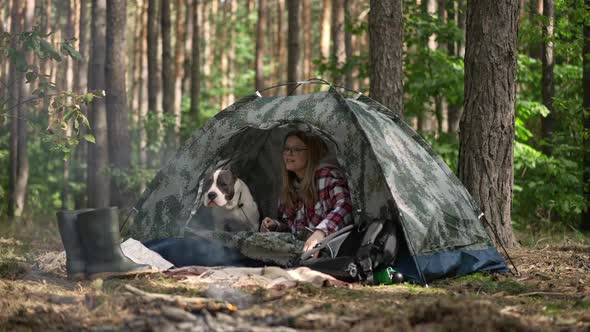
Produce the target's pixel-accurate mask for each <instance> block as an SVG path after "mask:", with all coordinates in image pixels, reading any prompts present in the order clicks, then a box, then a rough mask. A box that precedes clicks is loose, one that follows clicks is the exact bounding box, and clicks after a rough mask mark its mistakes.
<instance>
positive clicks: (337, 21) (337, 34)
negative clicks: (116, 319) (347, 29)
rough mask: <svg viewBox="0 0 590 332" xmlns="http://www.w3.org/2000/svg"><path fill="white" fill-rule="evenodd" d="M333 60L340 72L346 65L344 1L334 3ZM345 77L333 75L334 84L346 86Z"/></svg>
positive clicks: (337, 74)
mask: <svg viewBox="0 0 590 332" xmlns="http://www.w3.org/2000/svg"><path fill="white" fill-rule="evenodd" d="M332 58H333V60H334V61H335V63H334V64H335V65H336V67H337V68H338V70H339V71H340V69H341V68H343V67H344V64H345V63H346V45H345V42H344V1H343V0H340V1H334V2H332ZM343 77H344V76H343V75H342V74H340V73H333V77H332V82H333V83H335V84H336V85H344V78H343Z"/></svg>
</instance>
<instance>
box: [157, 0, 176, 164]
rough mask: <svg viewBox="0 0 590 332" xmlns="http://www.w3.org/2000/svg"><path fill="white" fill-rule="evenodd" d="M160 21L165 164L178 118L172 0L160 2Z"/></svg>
mask: <svg viewBox="0 0 590 332" xmlns="http://www.w3.org/2000/svg"><path fill="white" fill-rule="evenodd" d="M160 5H161V7H160V9H161V10H160V22H161V28H162V97H163V98H162V111H163V113H164V114H165V116H166V118H167V119H166V120H165V121H163V123H164V126H163V127H164V142H165V143H164V149H163V151H162V154H161V157H162V159H161V162H162V164H164V162H166V161H167V160H168V159H169V158H170V157H171V155H172V154H173V153H174V145H175V144H174V141H175V140H174V137H175V136H176V133H175V132H174V130H175V125H174V123H176V119H172V118H173V117H174V116H175V114H174V62H173V59H172V38H171V31H172V23H171V20H170V15H171V14H170V1H168V0H162V2H161V3H160Z"/></svg>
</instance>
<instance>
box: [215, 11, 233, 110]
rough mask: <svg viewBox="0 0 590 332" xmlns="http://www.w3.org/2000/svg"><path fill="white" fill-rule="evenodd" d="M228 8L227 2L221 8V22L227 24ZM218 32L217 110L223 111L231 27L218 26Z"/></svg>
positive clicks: (225, 102) (225, 99) (226, 25)
mask: <svg viewBox="0 0 590 332" xmlns="http://www.w3.org/2000/svg"><path fill="white" fill-rule="evenodd" d="M228 7H229V4H228V3H227V2H224V3H223V8H222V14H221V15H222V22H227V19H228V11H229V10H228ZM217 28H218V29H219V30H220V35H221V36H219V41H220V45H223V47H217V51H218V52H219V59H220V64H219V70H220V71H221V73H220V75H221V96H220V100H219V104H220V105H219V108H220V109H224V108H226V107H227V106H228V105H227V85H228V82H227V72H228V67H229V64H228V57H227V46H228V37H229V36H228V35H229V29H231V28H232V27H231V26H229V25H228V24H221V25H218V27H217Z"/></svg>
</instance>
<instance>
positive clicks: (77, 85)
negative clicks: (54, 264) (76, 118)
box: [74, 1, 88, 209]
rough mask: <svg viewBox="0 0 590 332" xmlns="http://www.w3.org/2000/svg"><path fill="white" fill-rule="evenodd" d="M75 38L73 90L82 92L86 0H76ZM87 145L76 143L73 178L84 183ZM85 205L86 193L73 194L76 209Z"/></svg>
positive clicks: (84, 83)
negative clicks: (76, 57)
mask: <svg viewBox="0 0 590 332" xmlns="http://www.w3.org/2000/svg"><path fill="white" fill-rule="evenodd" d="M77 13H78V15H77V17H78V24H77V26H78V27H77V39H78V51H79V52H80V55H81V58H80V60H78V61H75V62H74V75H75V76H74V92H76V93H83V92H84V91H85V90H86V87H87V86H88V71H87V68H88V60H87V57H88V3H87V2H86V1H77ZM81 111H82V112H83V113H84V114H86V115H87V113H88V112H87V109H86V106H81ZM80 130H81V134H86V130H85V127H84V126H82V128H81V129H80ZM87 149H88V145H87V143H86V141H84V140H82V141H81V142H80V143H78V146H77V149H76V168H75V173H74V178H75V180H76V181H77V182H80V183H86V174H85V173H84V168H83V164H85V162H86V160H87V158H88V157H87ZM85 206H86V195H76V196H75V207H76V209H79V208H83V207H85Z"/></svg>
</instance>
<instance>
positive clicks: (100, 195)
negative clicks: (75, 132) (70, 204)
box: [86, 0, 110, 208]
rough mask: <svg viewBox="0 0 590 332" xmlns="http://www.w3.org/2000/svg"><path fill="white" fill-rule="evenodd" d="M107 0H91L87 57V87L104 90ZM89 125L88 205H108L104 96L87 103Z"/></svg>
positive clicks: (108, 185)
mask: <svg viewBox="0 0 590 332" xmlns="http://www.w3.org/2000/svg"><path fill="white" fill-rule="evenodd" d="M106 8H107V7H106V0H92V9H91V17H92V21H91V27H90V30H91V36H92V38H91V41H90V52H89V59H88V89H89V90H90V91H94V90H105V88H106V85H105V55H106V18H107V17H106ZM89 116H90V119H89V120H90V123H91V126H92V127H91V129H90V132H91V134H92V135H94V138H95V141H96V143H95V144H89V145H88V168H87V176H86V181H87V184H86V193H87V196H88V207H91V208H101V207H107V206H109V202H110V178H109V177H108V176H106V172H107V168H108V164H109V150H108V135H107V113H106V107H105V100H104V98H96V99H94V100H93V101H92V103H91V104H90V107H89Z"/></svg>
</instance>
